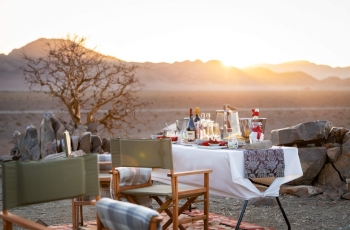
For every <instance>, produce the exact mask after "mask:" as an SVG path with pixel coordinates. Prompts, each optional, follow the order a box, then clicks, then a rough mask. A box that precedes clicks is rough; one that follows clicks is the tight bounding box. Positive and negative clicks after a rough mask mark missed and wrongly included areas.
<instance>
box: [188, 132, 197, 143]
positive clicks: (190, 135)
mask: <svg viewBox="0 0 350 230" xmlns="http://www.w3.org/2000/svg"><path fill="white" fill-rule="evenodd" d="M187 139H188V141H194V140H195V139H196V136H195V131H187Z"/></svg>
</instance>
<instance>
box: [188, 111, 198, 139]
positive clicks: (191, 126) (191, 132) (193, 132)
mask: <svg viewBox="0 0 350 230" xmlns="http://www.w3.org/2000/svg"><path fill="white" fill-rule="evenodd" d="M187 139H188V141H195V139H196V127H195V125H194V121H193V113H192V108H191V109H190V119H189V121H188V124H187Z"/></svg>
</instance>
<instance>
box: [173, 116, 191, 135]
mask: <svg viewBox="0 0 350 230" xmlns="http://www.w3.org/2000/svg"><path fill="white" fill-rule="evenodd" d="M188 121H189V119H188V118H184V119H179V120H176V129H177V131H178V132H181V131H185V130H186V128H187V124H188Z"/></svg>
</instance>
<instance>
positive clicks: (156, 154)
mask: <svg viewBox="0 0 350 230" xmlns="http://www.w3.org/2000/svg"><path fill="white" fill-rule="evenodd" d="M110 145H111V154H112V167H114V168H115V167H143V168H163V169H170V170H172V169H173V168H174V167H173V157H172V148H171V140H170V139H168V138H166V139H123V138H111V141H110Z"/></svg>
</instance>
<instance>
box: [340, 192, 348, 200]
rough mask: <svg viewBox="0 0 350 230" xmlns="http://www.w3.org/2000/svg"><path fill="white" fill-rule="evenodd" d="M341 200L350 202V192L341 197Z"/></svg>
mask: <svg viewBox="0 0 350 230" xmlns="http://www.w3.org/2000/svg"><path fill="white" fill-rule="evenodd" d="M341 198H343V199H345V200H350V192H347V193H344V194H343V195H341Z"/></svg>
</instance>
